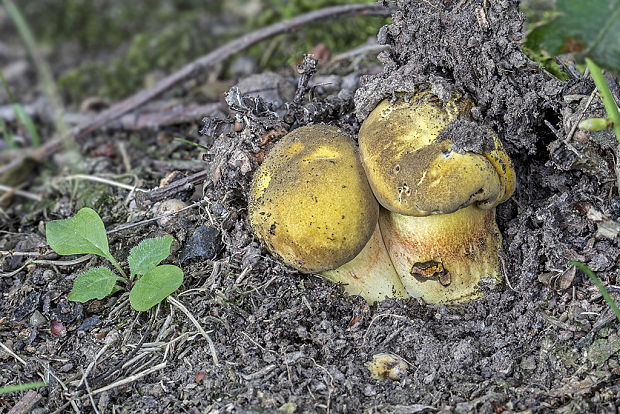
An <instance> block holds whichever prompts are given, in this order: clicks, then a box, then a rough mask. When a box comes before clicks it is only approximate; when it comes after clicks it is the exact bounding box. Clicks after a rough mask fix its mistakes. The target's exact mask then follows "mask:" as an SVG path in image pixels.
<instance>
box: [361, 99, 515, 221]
mask: <svg viewBox="0 0 620 414" xmlns="http://www.w3.org/2000/svg"><path fill="white" fill-rule="evenodd" d="M472 106H473V103H472V101H471V100H470V99H468V98H465V97H463V96H457V97H456V98H454V99H453V100H451V101H449V102H447V103H445V104H444V103H443V102H442V101H441V100H440V99H439V98H437V97H436V96H435V95H433V94H432V93H430V92H429V91H423V92H419V93H417V94H413V95H411V94H401V95H398V96H397V97H396V99H395V100H394V101H390V100H389V99H386V100H384V101H382V102H381V103H380V104H379V105H378V106H377V107H376V108H375V109H374V110H373V111H372V113H371V114H370V115H369V116H368V118H367V119H366V120H365V121H364V122H363V124H362V127H361V129H360V133H359V148H360V155H361V157H362V163H363V165H364V169H365V170H366V173H367V176H368V180H369V182H370V185H371V187H372V189H373V192H374V194H375V196H376V197H377V199H378V200H379V203H380V204H381V205H382V206H384V207H385V208H387V209H388V210H390V211H393V212H396V213H400V214H404V215H409V216H427V215H431V214H447V213H452V212H455V211H457V210H459V209H461V208H463V207H466V206H468V205H470V204H477V205H478V206H479V207H480V208H485V209H488V208H493V207H495V206H496V205H497V204H499V203H500V202H502V201H505V200H506V199H508V198H509V197H510V195H511V194H512V192H513V191H514V188H515V181H516V179H515V173H514V170H513V168H512V166H511V164H510V160H509V158H508V156H507V155H506V153H505V151H504V150H503V147H502V145H501V142H500V141H499V140H498V139H497V138H493V139H494V142H493V143H492V147H493V148H494V149H493V150H492V151H490V152H486V153H483V154H475V153H464V154H461V153H458V152H456V151H454V150H453V149H452V142H451V141H450V140H443V141H440V140H438V139H437V137H438V135H439V133H440V132H442V131H443V130H445V129H446V128H447V126H448V125H449V124H450V122H452V121H453V120H455V119H457V118H467V117H469V112H470V109H471V107H472Z"/></svg>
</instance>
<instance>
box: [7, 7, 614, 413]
mask: <svg viewBox="0 0 620 414" xmlns="http://www.w3.org/2000/svg"><path fill="white" fill-rule="evenodd" d="M435 3H437V4H435ZM397 5H398V11H397V12H396V14H395V15H394V17H393V24H392V25H390V26H387V27H385V28H384V29H382V30H381V32H380V34H379V40H380V42H382V43H385V44H387V45H390V46H391V48H390V49H389V51H386V52H383V53H382V55H381V60H382V62H383V63H384V68H383V71H382V72H380V73H377V74H375V75H370V76H367V77H364V78H362V81H361V82H360V87H359V88H357V82H356V81H357V77H358V75H359V72H355V73H352V74H349V75H346V76H333V77H332V78H331V81H332V83H331V85H338V86H337V87H335V86H325V84H323V85H322V86H319V87H317V88H316V89H315V98H314V100H313V101H312V102H310V103H308V102H305V103H302V105H301V106H299V105H295V104H293V103H290V102H291V100H292V95H293V94H292V92H291V91H294V87H295V86H294V85H295V82H296V80H295V79H293V78H291V77H286V76H279V75H273V74H270V75H257V76H253V77H251V80H249V79H250V78H249V79H246V80H245V81H244V82H245V83H244V84H243V85H240V88H239V89H235V88H233V89H232V90H231V91H230V92H229V94H228V95H227V102H228V104H229V106H230V107H231V109H232V110H231V111H230V116H229V120H232V119H236V120H237V126H238V127H237V128H235V130H236V132H235V131H233V129H232V124H230V127H226V126H224V127H222V126H221V125H223V124H220V123H217V122H207V124H206V126H205V128H204V131H205V132H207V133H209V132H212V131H213V130H214V129H213V128H216V127H219V128H224V129H225V130H227V131H228V132H226V133H225V134H223V135H220V136H216V137H208V136H207V137H203V142H205V143H209V144H210V143H211V142H210V141H212V142H213V145H212V146H211V148H210V151H209V152H208V154H206V155H205V159H206V163H207V165H208V168H210V169H211V179H210V180H207V182H205V184H204V186H203V187H201V186H197V187H196V188H193V189H189V190H188V191H185V192H184V193H181V194H180V195H177V196H176V197H177V198H181V199H183V201H186V202H188V203H191V202H193V201H195V200H198V199H200V197H201V196H202V195H203V193H204V195H205V196H206V202H205V204H204V208H201V209H193V210H188V211H187V212H185V213H183V214H182V215H180V217H176V218H174V219H172V220H170V221H169V222H168V223H160V224H158V223H149V224H146V225H142V226H140V227H136V228H132V229H129V230H122V231H119V232H115V233H112V234H110V238H111V246H112V250H113V252H115V253H118V254H119V256H121V257H123V258H124V256H125V255H126V254H127V251H128V249H129V247H131V246H132V245H133V244H135V243H136V242H137V241H139V240H141V239H143V238H146V237H152V236H158V235H162V234H171V235H172V236H174V238H175V243H174V244H173V247H174V249H175V253H174V254H173V255H172V256H171V257H170V258H169V259H168V262H170V263H175V264H178V263H179V261H180V259H181V258H182V259H183V263H182V267H183V270H184V272H185V275H186V276H185V282H184V284H183V286H182V288H181V289H180V291H179V292H178V294H175V295H174V296H175V297H176V298H177V299H178V300H179V301H180V302H182V303H183V304H184V305H185V306H186V307H187V309H188V311H189V312H190V313H191V314H192V315H193V317H195V318H196V319H197V321H198V323H199V324H200V325H201V326H202V328H204V330H205V331H206V335H207V336H208V337H209V339H208V340H207V339H206V338H205V336H204V335H202V334H201V333H200V332H199V331H198V329H197V328H196V326H195V325H194V324H193V323H192V322H191V321H190V320H189V319H188V317H187V316H186V315H185V314H184V313H183V312H181V311H180V309H179V308H178V307H176V306H173V305H172V304H171V303H169V302H164V303H162V305H161V307H159V308H158V310H157V311H151V312H149V313H136V312H135V311H132V310H131V309H130V307H129V306H128V304H127V303H126V301H125V297H124V296H122V295H121V294H117V295H115V296H113V297H111V298H109V299H106V300H103V301H94V302H93V303H88V304H85V305H81V304H77V303H73V302H68V301H67V294H68V292H69V290H70V288H71V281H72V280H73V278H74V277H75V276H76V275H77V274H79V273H80V272H82V271H83V270H84V269H85V268H86V267H87V266H90V265H93V264H99V263H101V261H100V260H99V259H91V260H90V261H88V262H84V263H81V264H77V265H71V266H63V265H59V264H53V263H51V264H44V263H39V264H36V263H31V264H29V265H28V266H26V267H24V268H23V269H21V270H20V271H16V270H17V269H20V267H21V266H22V265H23V264H25V263H26V258H24V257H17V256H16V257H7V258H5V259H4V262H3V263H2V269H1V270H2V271H3V272H4V275H1V277H0V292H2V301H0V342H2V343H3V344H4V345H6V346H7V347H8V348H10V349H12V350H13V351H14V352H15V353H17V354H19V355H21V358H23V359H24V361H25V362H26V364H25V365H23V364H21V363H20V362H19V361H17V360H16V359H15V358H14V357H13V356H11V355H9V354H8V353H6V352H4V350H0V386H3V385H5V384H13V383H15V382H16V381H15V378H17V379H18V381H17V382H20V383H23V382H30V381H35V380H39V379H40V377H39V375H40V374H43V375H44V376H45V379H46V380H47V381H49V386H48V387H46V388H42V389H39V390H38V392H39V393H40V395H41V396H42V397H43V399H42V400H41V402H40V403H39V404H38V405H37V407H38V408H36V410H38V411H37V412H41V413H43V412H54V411H56V410H60V409H61V411H62V410H64V411H67V412H68V411H71V410H72V408H71V405H68V402H69V401H70V399H71V398H74V401H75V405H76V406H77V407H79V408H80V409H82V410H84V411H91V410H93V408H92V405H93V404H94V405H95V406H97V407H98V409H99V410H100V412H118V411H119V410H120V411H122V412H132V411H133V412H136V411H137V412H285V413H293V412H333V413H341V412H342V413H357V412H366V413H417V412H438V411H441V412H462V413H469V412H481V413H502V412H552V411H553V412H555V411H557V412H566V413H568V412H575V413H579V412H610V413H615V412H617V407H618V406H620V359H619V354H618V351H620V334H619V333H618V321H617V320H616V319H615V316H614V314H613V312H612V311H611V309H610V308H609V306H608V305H607V304H606V303H605V301H604V300H603V299H602V297H601V295H600V293H599V291H598V290H597V289H596V287H594V285H593V284H592V283H591V281H590V280H589V279H588V278H587V277H586V276H585V275H584V274H582V273H581V272H579V271H575V268H574V267H571V266H569V265H568V261H570V260H579V261H582V262H584V263H586V264H587V265H588V266H589V267H590V268H591V269H592V270H593V271H595V272H596V273H597V275H598V277H599V278H600V279H601V280H602V281H603V283H604V284H605V285H606V286H607V288H608V289H609V291H610V292H611V295H612V297H614V298H615V299H616V301H617V302H618V301H620V287H618V286H617V285H619V284H620V265H619V263H618V259H619V257H620V242H619V241H620V238H619V237H618V232H619V229H620V225H619V224H618V223H617V221H614V220H617V219H618V217H620V196H619V189H618V186H619V183H620V177H619V176H618V171H617V170H616V169H615V158H614V157H617V155H616V153H615V147H616V145H617V143H616V141H615V139H614V137H613V136H612V135H611V133H610V132H598V133H588V132H584V131H577V132H575V131H574V130H573V126H574V125H575V123H576V122H578V120H579V119H581V118H582V117H589V116H592V114H594V115H600V114H602V104H601V102H600V99H599V98H598V97H594V99H589V98H590V95H591V94H592V92H593V90H594V86H593V84H592V83H591V82H590V81H588V80H586V79H581V78H580V79H572V80H570V81H568V82H564V83H563V82H560V81H558V80H557V79H555V78H553V77H552V76H551V75H548V74H547V73H545V72H544V71H543V70H541V69H540V68H539V67H538V65H537V64H535V63H533V62H531V61H529V60H528V59H527V58H526V57H525V56H524V55H523V54H522V53H521V51H520V49H519V44H520V43H519V42H520V41H521V38H522V31H523V26H524V20H523V17H522V15H521V14H520V13H519V10H518V2H515V1H509V0H499V1H486V0H465V1H457V0H454V1H450V0H445V1H442V2H418V1H414V0H400V1H398V2H397ZM351 80H355V81H354V82H351ZM612 81H614V82H616V85H617V80H615V79H612ZM317 82H319V81H318V80H317ZM244 85H245V86H244ZM247 85H250V86H251V85H255V86H257V87H256V88H251V87H248V86H247ZM616 87H617V86H616ZM356 88H357V91H356V92H355V89H356ZM420 88H431V89H432V90H433V91H434V92H435V93H436V94H437V95H438V96H440V97H441V98H442V99H449V98H450V96H451V95H452V93H453V92H454V91H456V90H461V91H464V92H465V93H467V94H469V95H470V96H471V97H472V98H473V99H474V100H475V102H476V103H477V106H476V108H475V109H474V111H473V115H474V118H475V120H476V121H477V122H479V123H481V124H485V125H488V126H489V127H491V128H492V129H493V130H494V131H495V132H496V133H498V135H499V136H500V137H501V139H502V140H503V142H504V143H505V145H506V147H507V149H508V151H509V153H510V156H511V158H512V160H513V162H514V165H515V167H516V169H517V173H518V186H517V190H516V193H515V195H514V196H513V197H512V198H511V199H510V200H508V201H507V202H506V203H504V204H502V205H500V206H499V207H498V209H497V220H498V223H499V226H500V229H501V231H502V234H503V248H504V253H503V257H502V259H503V260H502V262H503V267H504V270H505V283H503V284H502V285H501V286H500V287H499V288H496V289H492V288H485V289H486V295H485V296H484V297H483V298H481V299H478V300H475V301H472V302H469V303H466V304H461V305H458V306H430V305H426V304H424V303H421V302H420V301H417V300H414V299H410V300H392V299H390V300H386V301H384V302H381V303H379V304H377V305H376V306H373V307H369V306H368V305H367V304H366V303H365V301H364V300H363V299H361V298H360V297H351V296H347V295H346V294H343V293H342V291H341V288H340V287H338V286H335V285H331V284H329V283H328V282H325V281H323V280H322V279H319V278H317V277H315V276H310V275H301V274H298V273H295V272H293V271H291V269H288V268H286V267H285V266H283V265H282V264H280V263H279V262H278V261H277V259H275V258H273V257H272V256H271V255H269V253H268V252H267V251H266V249H265V248H264V246H261V245H259V243H258V242H257V239H256V238H255V237H254V236H253V234H252V232H251V230H250V228H249V224H248V222H247V215H246V194H247V192H248V186H249V181H250V179H251V177H252V172H253V170H254V169H255V168H256V166H257V165H258V162H259V160H260V158H261V156H262V155H264V152H265V151H268V149H269V146H270V144H271V143H272V142H274V141H276V140H277V138H278V137H280V136H282V134H283V133H284V132H285V131H286V130H290V129H291V128H295V127H297V126H300V125H303V124H307V123H309V122H326V123H330V124H335V125H338V126H340V127H342V128H344V129H345V130H347V131H349V132H351V133H352V134H354V133H355V132H356V131H357V129H358V128H359V123H360V120H363V119H364V118H365V116H366V115H367V114H368V112H369V111H370V110H372V108H373V107H374V105H375V104H376V103H377V102H378V101H379V100H380V99H382V98H384V97H388V96H390V95H391V94H392V93H394V92H397V91H409V92H410V91H413V90H415V89H420ZM251 90H254V91H259V92H256V93H254V94H251V95H250V94H247V93H246V94H245V95H244V96H245V97H242V95H243V93H244V92H248V91H251ZM287 91H288V92H287ZM354 93H355V97H354V98H353V94H354ZM284 102H289V104H288V106H287V105H285V104H284ZM353 111H354V112H353ZM584 114H585V115H584ZM465 126H466V127H465V128H463V129H462V130H463V131H465V132H463V133H460V134H459V129H457V128H451V129H450V130H449V131H448V133H449V134H451V135H450V137H451V138H452V139H453V140H454V141H455V142H457V143H458V144H459V145H460V146H461V147H462V148H464V149H476V148H477V146H479V145H480V144H479V142H476V141H475V139H473V138H472V137H475V136H476V134H474V133H472V129H471V128H473V127H472V126H471V125H469V126H468V125H465ZM94 138H95V139H93V140H91V141H88V143H87V144H84V146H83V147H82V149H81V152H82V154H84V156H85V159H86V160H88V165H87V167H86V170H87V172H88V173H91V174H99V173H101V172H105V173H113V174H120V173H121V172H123V171H124V170H123V165H122V161H121V159H120V157H119V156H113V157H103V156H99V157H93V156H90V155H89V154H92V151H93V150H95V149H96V148H100V147H101V145H103V144H104V143H105V142H106V141H107V140H108V139H109V137H108V136H105V135H102V134H98V135H97V136H96V137H94ZM143 138H144V139H145V140H146V142H150V143H151V144H150V145H152V146H153V147H152V148H151V149H153V148H156V147H155V145H156V144H155V142H154V140H153V138H152V137H151V138H149V137H147V136H145V137H143ZM115 139H126V137H123V136H119V135H116V136H115ZM160 145H161V146H163V147H164V150H162V151H161V152H159V155H160V156H162V153H163V154H164V155H163V157H169V159H170V160H171V161H170V162H171V164H172V165H173V164H174V162H172V161H174V160H176V158H174V156H173V155H172V154H173V152H174V151H187V150H188V148H179V147H178V146H176V147H174V146H172V147H171V145H173V144H161V143H160ZM151 153H152V151H147V149H144V148H142V149H140V148H138V147H133V146H132V154H131V157H132V159H133V160H135V163H136V165H140V170H141V175H140V179H141V180H144V181H145V182H147V183H150V186H151V187H153V186H156V185H157V180H158V179H159V178H161V177H162V176H163V175H165V172H167V171H165V172H164V171H162V170H161V169H158V168H156V167H154V165H156V164H154V163H153V162H152V161H151V160H150V155H149V154H151ZM194 156H195V153H194ZM157 165H159V164H157ZM158 171H159V172H158ZM142 186H143V187H146V188H148V187H149V185H146V184H144V185H142ZM45 194H46V197H48V200H49V201H50V203H49V206H50V207H49V208H46V209H36V210H28V209H27V207H26V205H25V204H24V202H23V201H21V200H19V199H16V200H15V201H14V202H13V204H11V205H10V206H8V207H7V208H6V209H5V210H4V214H3V215H2V219H1V220H2V221H1V222H0V223H2V224H0V231H1V232H0V250H8V249H13V250H15V251H38V250H39V249H40V251H42V252H45V241H44V238H43V237H42V236H41V234H42V233H41V230H42V225H43V224H42V223H44V222H46V221H48V220H51V219H55V218H64V217H68V216H70V215H72V214H73V213H74V212H75V211H77V209H78V208H79V207H80V206H81V203H82V202H81V201H76V200H77V199H76V198H75V197H74V194H72V193H71V184H70V183H67V182H54V184H53V185H50V186H49V188H48V189H47V190H46V191H45ZM103 194H104V195H101V196H100V198H102V199H104V201H103V202H102V208H101V213H102V217H103V219H104V222H105V223H106V226H107V227H108V229H112V228H115V227H120V226H121V225H122V224H123V223H124V222H136V221H139V220H140V219H142V218H149V217H153V216H154V215H155V214H156V213H155V211H146V212H143V211H140V210H138V209H137V207H136V206H135V203H132V202H131V201H128V202H127V203H125V201H126V200H125V197H126V196H127V192H126V191H124V190H120V189H107V188H106V189H105V190H103ZM104 196H105V197H104ZM201 225H206V226H207V229H204V228H203V229H202V230H200V234H201V239H200V240H202V242H201V243H202V244H204V245H205V246H206V248H205V249H204V251H198V252H197V251H195V250H191V251H189V250H188V249H191V248H193V247H195V246H194V245H193V244H195V240H197V238H192V235H193V234H194V232H195V231H196V229H197V228H198V227H199V226H201ZM214 254H215V256H214V257H213V255H214ZM201 255H202V256H201ZM205 257H207V258H209V259H205ZM54 259H55V260H58V258H57V257H56V258H54ZM51 321H61V322H62V323H63V325H64V327H65V328H66V333H65V334H64V335H62V336H54V335H52V334H50V331H49V328H50V322H51ZM141 339H143V341H144V343H143V344H142V347H141V350H140V351H138V352H137V354H135V355H132V356H131V359H130V361H126V360H125V358H127V356H128V355H129V354H130V353H131V352H132V350H133V349H135V347H136V345H137V344H138V343H139V342H140V341H141ZM209 341H211V342H212V345H210V342H209ZM106 344H109V346H108V347H107V348H106V349H105V352H104V353H103V354H102V355H100V356H98V357H97V358H98V363H97V364H96V366H95V367H93V368H92V372H91V373H90V375H89V376H88V377H87V378H88V382H89V386H90V389H91V390H96V389H100V388H101V387H103V386H105V385H106V384H110V383H114V382H115V381H117V380H121V379H123V378H128V377H129V376H130V375H133V374H138V373H141V372H144V371H145V370H147V369H149V368H151V367H154V366H157V365H158V364H160V363H162V362H164V361H165V362H166V365H165V367H160V368H159V369H157V370H156V371H155V372H152V373H149V374H148V375H146V376H143V377H140V378H138V379H136V380H134V381H131V382H129V384H127V385H121V386H117V387H114V388H112V389H110V390H107V391H103V392H99V393H97V394H95V395H94V396H93V400H92V402H91V400H90V399H89V397H88V393H87V392H86V389H85V388H84V387H83V386H82V384H79V383H80V379H81V378H82V377H83V375H84V371H86V370H87V367H88V366H89V364H91V362H92V361H93V360H94V359H95V356H96V355H97V354H98V352H100V350H101V349H102V348H103V347H104V346H105V345H106ZM379 353H390V354H393V355H395V356H397V357H400V358H401V359H402V360H404V361H405V362H406V363H407V366H408V368H407V369H406V371H405V372H401V373H400V374H399V375H398V376H397V378H396V379H394V380H391V379H386V380H375V379H373V378H371V376H370V374H369V371H368V369H367V367H366V364H367V363H368V362H370V361H371V360H372V357H373V355H376V354H379ZM134 358H135V359H134ZM215 358H217V363H216V361H215ZM118 362H124V363H126V364H125V365H123V367H122V368H121V369H120V370H118V371H116V372H111V373H108V370H109V369H110V368H112V367H114V366H115V365H116V364H117V363H118ZM102 374H105V375H104V376H103V377H101V375H102ZM21 397H22V395H20V394H8V395H5V396H2V397H0V412H5V411H8V409H10V407H12V406H13V404H15V403H16V402H17V401H19V399H20V398H21ZM113 410H117V411H113Z"/></svg>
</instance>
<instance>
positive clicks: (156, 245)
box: [128, 235, 172, 276]
mask: <svg viewBox="0 0 620 414" xmlns="http://www.w3.org/2000/svg"><path fill="white" fill-rule="evenodd" d="M171 245H172V236H170V235H168V236H163V237H156V238H152V239H145V240H142V241H141V242H140V243H139V244H138V245H137V246H135V247H134V248H133V249H131V252H130V253H129V259H128V261H129V270H130V271H131V276H133V275H144V274H146V272H148V271H149V270H151V269H154V268H155V266H157V265H158V264H159V263H161V261H162V260H164V259H165V258H166V257H168V256H170V246H171Z"/></svg>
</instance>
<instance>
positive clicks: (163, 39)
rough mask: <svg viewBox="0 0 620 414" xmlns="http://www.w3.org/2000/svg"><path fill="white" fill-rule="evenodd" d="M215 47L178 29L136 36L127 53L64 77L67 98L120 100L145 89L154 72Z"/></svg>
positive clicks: (80, 67) (174, 66)
mask: <svg viewBox="0 0 620 414" xmlns="http://www.w3.org/2000/svg"><path fill="white" fill-rule="evenodd" d="M209 46H211V45H210V44H209V42H207V41H204V40H201V39H200V38H199V37H198V36H196V34H195V33H193V32H191V31H188V30H186V29H185V28H183V27H180V26H176V27H172V28H168V29H166V30H164V32H162V33H160V34H158V35H151V34H145V33H140V34H137V35H135V36H134V38H133V39H132V41H131V43H130V45H129V47H128V49H127V51H126V52H125V53H124V54H123V55H122V56H120V57H117V58H114V59H112V60H111V61H103V60H101V61H92V62H86V63H84V64H82V65H81V66H79V67H77V68H75V69H72V70H70V71H69V72H67V73H66V74H64V75H63V76H61V77H60V79H59V81H58V82H59V85H60V87H61V89H62V90H63V92H64V94H65V98H66V99H68V100H69V101H71V102H76V101H79V100H80V99H82V98H83V97H85V96H88V95H93V94H96V95H102V96H106V97H109V98H112V99H119V98H122V97H124V96H127V95H128V94H130V93H132V92H134V91H136V90H139V89H142V88H144V87H145V86H147V85H145V83H146V80H147V79H148V77H147V75H148V74H149V73H150V72H151V71H153V70H154V69H161V70H164V71H169V70H171V69H173V68H177V67H180V66H182V65H184V64H185V63H186V62H188V61H189V60H191V58H192V57H193V56H197V55H199V54H201V53H203V52H204V51H205V50H207V49H208V47H209Z"/></svg>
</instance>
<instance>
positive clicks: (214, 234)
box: [179, 225, 222, 263]
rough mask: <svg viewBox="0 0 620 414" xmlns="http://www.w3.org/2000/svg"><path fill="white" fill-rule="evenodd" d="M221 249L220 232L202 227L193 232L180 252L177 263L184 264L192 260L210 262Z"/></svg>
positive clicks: (212, 228)
mask: <svg viewBox="0 0 620 414" xmlns="http://www.w3.org/2000/svg"><path fill="white" fill-rule="evenodd" d="M221 247H222V241H221V239H220V231H219V230H218V229H217V228H216V227H211V226H205V225H202V226H200V227H198V228H197V229H196V230H195V231H194V234H192V236H191V237H190V238H189V240H188V241H187V244H186V245H185V246H184V247H183V249H182V250H181V253H180V254H179V261H180V262H181V263H185V262H186V261H188V260H193V259H201V260H210V259H213V258H214V257H215V256H216V255H217V254H218V253H219V251H220V249H221Z"/></svg>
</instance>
